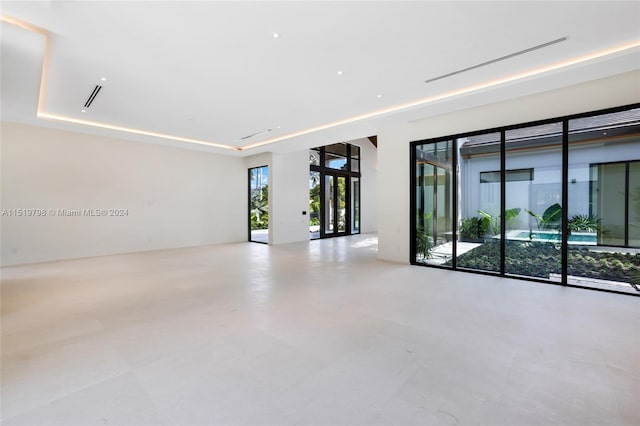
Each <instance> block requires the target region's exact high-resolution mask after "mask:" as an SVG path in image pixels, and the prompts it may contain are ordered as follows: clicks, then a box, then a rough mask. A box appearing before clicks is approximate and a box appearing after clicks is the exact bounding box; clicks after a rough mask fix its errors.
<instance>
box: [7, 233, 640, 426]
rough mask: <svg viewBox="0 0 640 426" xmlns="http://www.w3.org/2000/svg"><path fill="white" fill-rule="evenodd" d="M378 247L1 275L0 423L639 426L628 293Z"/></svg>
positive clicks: (632, 305)
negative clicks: (396, 257) (391, 254)
mask: <svg viewBox="0 0 640 426" xmlns="http://www.w3.org/2000/svg"><path fill="white" fill-rule="evenodd" d="M376 243H377V241H376V238H375V236H371V235H362V236H355V237H346V238H338V239H332V240H323V241H311V242H305V243H300V244H291V245H283V246H271V247H270V246H266V245H263V244H251V243H244V244H231V245H222V246H210V247H201V248H191V249H179V250H166V251H157V252H148V253H138V254H127V255H118V256H108V257H100V258H90V259H81V260H72V261H64V262H53V263H46V264H38V265H30V266H20V267H10V268H4V269H3V270H2V278H3V282H2V420H3V424H6V425H13V424H29V425H36V424H60V425H104V424H108V425H125V424H126V425H144V424H163V425H164V424H184V425H186V424H189V425H192V424H211V425H222V424H225V425H262V424H264V425H267V424H271V425H294V424H297V425H307V424H318V425H405V424H406V425H431V424H433V425H456V424H457V425H545V426H546V425H556V424H558V425H560V424H564V425H580V426H582V425H638V424H640V298H637V297H631V296H624V295H616V294H609V293H602V292H596V291H589V290H580V289H571V288H562V287H560V286H553V285H545V284H536V283H529V282H521V281H515V280H509V279H496V278H492V277H487V276H481V275H472V274H465V273H454V272H449V271H444V270H434V269H430V268H423V267H412V266H407V265H401V264H393V263H387V262H381V261H377V260H376V247H377V246H376Z"/></svg>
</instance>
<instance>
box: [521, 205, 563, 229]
mask: <svg viewBox="0 0 640 426" xmlns="http://www.w3.org/2000/svg"><path fill="white" fill-rule="evenodd" d="M525 211H526V212H527V213H529V215H530V216H532V217H533V218H534V219H535V220H536V225H537V227H538V229H560V224H561V223H562V206H561V205H560V204H558V203H555V204H552V205H550V206H549V207H547V209H546V210H545V211H544V213H542V216H540V215H539V214H537V213H535V212H532V211H531V210H528V209H525Z"/></svg>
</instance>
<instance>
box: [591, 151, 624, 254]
mask: <svg viewBox="0 0 640 426" xmlns="http://www.w3.org/2000/svg"><path fill="white" fill-rule="evenodd" d="M626 169H627V165H626V163H614V164H596V165H592V166H591V182H592V188H591V197H592V199H593V200H594V205H593V209H592V210H593V211H594V212H595V214H596V215H597V216H598V217H599V218H600V220H601V225H602V230H601V232H600V233H599V235H598V244H599V245H605V246H606V245H613V246H624V228H625V223H624V216H625V211H624V206H625V198H626V194H625V180H626Z"/></svg>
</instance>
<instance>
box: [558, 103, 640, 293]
mask: <svg viewBox="0 0 640 426" xmlns="http://www.w3.org/2000/svg"><path fill="white" fill-rule="evenodd" d="M639 122H640V109H635V110H629V111H622V112H618V113H611V114H602V115H596V116H590V117H583V118H580V119H575V120H570V121H569V165H568V167H569V170H568V172H569V183H568V185H569V205H568V212H567V213H568V219H569V222H568V232H569V237H568V242H569V244H568V247H567V249H568V259H567V260H568V270H567V272H568V274H567V282H568V283H569V284H574V285H580V286H582V287H592V288H599V289H605V290H614V291H619V292H627V293H637V292H638V290H636V289H635V288H634V285H635V286H636V287H638V286H640V254H638V253H637V250H636V249H627V248H624V247H621V246H624V245H625V228H627V229H628V233H629V235H628V237H629V241H628V243H629V245H630V246H635V247H638V246H640V235H639V234H638V233H637V231H638V229H639V228H638V225H639V224H640V205H639V200H640V162H638V161H635V162H634V161H629V160H637V159H638V156H639V155H638V154H635V158H633V157H631V158H630V154H631V155H633V153H640V137H639V136H640V126H639V125H638V123H639ZM627 168H628V170H629V175H628V181H627ZM627 184H628V187H629V191H628V193H627V191H626V187H627ZM627 199H628V203H629V210H628V218H629V222H628V224H626V223H625V203H626V202H627ZM634 232H635V234H634ZM634 237H635V239H634Z"/></svg>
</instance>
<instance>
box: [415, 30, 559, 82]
mask: <svg viewBox="0 0 640 426" xmlns="http://www.w3.org/2000/svg"><path fill="white" fill-rule="evenodd" d="M567 39H568V37H566V36H565V37H561V38H558V39H555V40H551V41H548V42H546V43H542V44H538V45H537V46H533V47H529V48H527V49H524V50H519V51H517V52H514V53H510V54H508V55H506V56H501V57H499V58H495V59H491V60H490V61H487V62H483V63H481V64H477V65H473V66H470V67H467V68H463V69H461V70H458V71H453V72H450V73H447V74H443V75H440V76H438V77H434V78H430V79H429V80H426V81H425V83H431V82H433V81H436V80H441V79H443V78H447V77H451V76H454V75H457V74H461V73H463V72H467V71H471V70H474V69H476V68H480V67H484V66H487V65H491V64H495V63H496V62H501V61H505V60H507V59H511V58H514V57H516V56H520V55H524V54H525V53H529V52H533V51H534V50H538V49H543V48H545V47H549V46H551V45H554V44H556V43H560V42H563V41H567Z"/></svg>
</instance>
